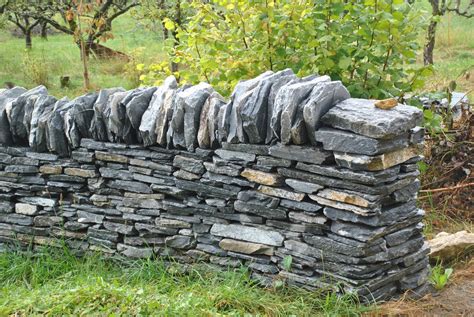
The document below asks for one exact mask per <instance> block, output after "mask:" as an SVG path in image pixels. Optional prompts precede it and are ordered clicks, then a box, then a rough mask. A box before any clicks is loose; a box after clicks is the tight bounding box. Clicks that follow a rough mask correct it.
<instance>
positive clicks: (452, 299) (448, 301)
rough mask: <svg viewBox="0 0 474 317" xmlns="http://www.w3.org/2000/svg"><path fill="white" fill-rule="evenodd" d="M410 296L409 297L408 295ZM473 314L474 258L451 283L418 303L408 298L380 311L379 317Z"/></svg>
mask: <svg viewBox="0 0 474 317" xmlns="http://www.w3.org/2000/svg"><path fill="white" fill-rule="evenodd" d="M407 295H408V294H407ZM473 312H474V259H472V260H471V261H470V262H468V263H466V264H461V265H458V268H457V269H456V270H455V273H454V276H453V277H452V279H451V281H450V282H449V284H448V285H447V286H446V288H445V289H443V290H442V291H440V292H435V293H433V294H429V295H426V296H425V297H423V298H421V299H419V300H410V299H407V298H406V297H402V299H400V300H398V301H391V302H388V303H385V304H383V305H381V306H380V307H378V308H377V313H376V316H440V317H441V316H472V314H473Z"/></svg>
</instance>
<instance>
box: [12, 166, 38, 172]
mask: <svg viewBox="0 0 474 317" xmlns="http://www.w3.org/2000/svg"><path fill="white" fill-rule="evenodd" d="M5 172H9V173H18V174H36V173H38V167H36V166H28V165H8V166H6V167H5Z"/></svg>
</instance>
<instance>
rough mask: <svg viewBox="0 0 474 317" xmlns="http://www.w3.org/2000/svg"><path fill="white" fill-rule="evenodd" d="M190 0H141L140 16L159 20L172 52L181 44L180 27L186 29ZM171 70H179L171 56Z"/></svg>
mask: <svg viewBox="0 0 474 317" xmlns="http://www.w3.org/2000/svg"><path fill="white" fill-rule="evenodd" d="M189 3H190V1H189V0H141V10H139V12H138V17H139V18H142V19H143V20H144V21H148V22H151V23H154V22H155V21H158V22H159V23H160V26H161V31H162V32H163V39H164V41H165V43H166V44H167V46H169V47H171V50H170V51H171V52H175V51H176V48H177V47H178V46H179V43H180V40H179V37H178V29H185V26H184V23H186V21H187V19H188V17H189V16H190V12H192V11H191V10H189V9H190V7H189ZM170 64H171V70H172V71H173V72H176V71H178V63H177V62H175V61H174V58H171V61H170Z"/></svg>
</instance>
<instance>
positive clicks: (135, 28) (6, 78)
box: [0, 15, 164, 97]
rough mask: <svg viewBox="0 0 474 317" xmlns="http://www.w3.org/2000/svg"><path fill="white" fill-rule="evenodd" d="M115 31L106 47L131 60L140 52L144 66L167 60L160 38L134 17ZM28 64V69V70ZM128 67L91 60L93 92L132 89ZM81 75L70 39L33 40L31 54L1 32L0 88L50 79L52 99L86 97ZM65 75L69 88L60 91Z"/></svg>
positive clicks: (122, 21) (19, 41) (116, 24)
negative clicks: (110, 89)
mask: <svg viewBox="0 0 474 317" xmlns="http://www.w3.org/2000/svg"><path fill="white" fill-rule="evenodd" d="M113 30H114V32H113V35H114V38H113V39H111V40H109V41H107V42H106V43H103V44H104V45H106V46H108V47H110V48H113V49H116V50H119V51H122V52H125V53H127V54H129V55H130V56H134V55H136V52H137V49H138V50H140V48H141V50H142V54H140V55H141V56H140V57H139V59H140V61H141V62H146V63H150V62H153V61H155V62H159V61H161V60H162V59H163V58H164V52H163V46H162V40H161V34H160V33H159V32H158V33H154V32H151V31H149V30H148V29H146V28H144V27H143V26H141V25H139V24H137V23H135V20H134V18H133V17H132V16H130V15H125V16H122V17H120V18H118V19H117V20H116V21H115V22H114V24H113ZM25 64H27V65H29V66H26V67H25ZM125 64H126V62H124V61H123V60H118V59H108V60H95V59H91V60H90V70H89V73H90V77H91V83H92V86H93V89H100V88H106V87H116V86H122V87H125V88H127V89H130V88H133V87H134V86H135V85H136V83H135V82H134V80H133V78H130V77H131V76H127V74H125V71H124V66H125ZM82 72H83V68H82V62H81V60H80V51H79V49H78V47H77V46H76V45H75V44H74V43H73V38H72V37H71V36H69V35H63V34H54V35H50V36H49V38H48V40H47V41H45V40H43V39H41V38H40V37H38V36H34V37H33V49H32V50H31V51H30V52H28V51H26V50H25V43H24V40H23V39H22V38H17V37H13V36H12V35H11V32H10V31H9V30H0V87H3V84H4V82H13V83H15V84H17V85H21V86H24V87H27V88H31V87H34V86H37V85H38V84H41V83H43V81H41V80H37V79H35V78H38V77H47V86H48V88H49V90H50V92H51V93H52V94H53V95H56V96H57V97H62V96H64V95H67V96H69V97H74V96H78V95H80V94H83V93H84V90H83V79H82ZM39 74H42V75H43V76H39ZM64 75H68V76H70V77H71V83H72V85H71V87H70V88H66V89H61V88H60V85H59V77H60V76H64Z"/></svg>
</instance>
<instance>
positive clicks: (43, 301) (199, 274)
mask: <svg viewBox="0 0 474 317" xmlns="http://www.w3.org/2000/svg"><path fill="white" fill-rule="evenodd" d="M176 267H177V266H176V265H172V266H171V267H170V266H168V265H165V264H164V263H163V262H161V261H159V260H153V259H147V260H135V261H134V260H127V261H123V260H121V259H118V258H109V259H105V258H102V257H101V256H99V255H97V254H88V255H87V256H85V257H82V258H77V257H75V256H74V255H73V254H72V253H71V252H70V251H69V250H68V249H67V248H64V249H58V250H55V249H52V248H46V249H44V250H42V251H41V250H36V251H35V254H33V253H30V252H26V253H23V252H18V253H15V252H5V253H1V254H0V315H2V316H3V315H13V314H17V315H22V316H30V315H47V316H64V315H75V316H77V315H81V316H119V315H120V316H122V315H125V316H137V315H140V316H141V315H146V316H147V315H154V316H196V315H197V316H223V315H225V316H250V315H252V316H295V315H299V316H358V315H359V314H361V313H362V312H364V311H370V310H372V307H371V306H362V305H360V304H359V303H358V302H357V300H356V299H355V298H354V297H352V296H350V295H337V294H335V293H333V294H327V293H322V292H314V291H313V292H310V291H307V290H304V289H295V288H289V287H282V288H281V289H278V290H275V289H264V288H262V287H260V286H258V285H257V284H256V283H255V282H253V281H252V280H250V278H249V274H248V271H247V270H246V269H237V270H229V271H222V272H219V271H216V270H215V268H212V267H209V266H207V265H203V264H202V265H197V264H196V265H194V266H192V269H190V270H187V271H186V272H184V271H183V270H182V269H176ZM181 268H182V267H181Z"/></svg>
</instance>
